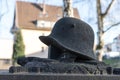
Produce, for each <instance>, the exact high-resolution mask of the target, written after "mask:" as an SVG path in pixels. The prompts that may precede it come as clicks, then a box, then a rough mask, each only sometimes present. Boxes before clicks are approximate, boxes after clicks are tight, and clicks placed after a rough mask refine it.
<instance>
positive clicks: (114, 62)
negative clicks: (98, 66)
mask: <svg viewBox="0 0 120 80" xmlns="http://www.w3.org/2000/svg"><path fill="white" fill-rule="evenodd" d="M103 62H105V63H106V64H108V65H110V66H112V67H116V68H120V58H110V59H105V60H103Z"/></svg>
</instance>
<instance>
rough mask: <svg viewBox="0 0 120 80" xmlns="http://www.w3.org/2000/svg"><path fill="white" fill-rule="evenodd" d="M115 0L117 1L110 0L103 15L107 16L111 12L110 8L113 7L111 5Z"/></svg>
mask: <svg viewBox="0 0 120 80" xmlns="http://www.w3.org/2000/svg"><path fill="white" fill-rule="evenodd" d="M114 1H115V0H112V1H111V2H110V4H109V5H108V7H107V9H106V11H105V12H104V13H103V14H102V17H105V16H106V15H107V13H108V12H109V10H110V8H111V6H112V4H113V2H114Z"/></svg>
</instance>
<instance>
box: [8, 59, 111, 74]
mask: <svg viewBox="0 0 120 80" xmlns="http://www.w3.org/2000/svg"><path fill="white" fill-rule="evenodd" d="M9 72H10V73H20V72H36V73H71V74H73V73H75V74H76V73H77V74H101V75H102V74H112V71H110V69H108V67H107V66H106V65H105V64H104V63H97V62H83V61H82V62H81V63H61V62H53V63H45V62H29V63H27V64H26V65H25V66H22V67H20V66H18V67H14V66H12V67H11V68H10V69H9Z"/></svg>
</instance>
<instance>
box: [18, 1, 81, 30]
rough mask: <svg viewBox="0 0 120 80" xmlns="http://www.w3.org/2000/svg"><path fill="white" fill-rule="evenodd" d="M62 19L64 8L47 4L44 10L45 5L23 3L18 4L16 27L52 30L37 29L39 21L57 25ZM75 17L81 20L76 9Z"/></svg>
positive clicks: (48, 28) (47, 28)
mask: <svg viewBox="0 0 120 80" xmlns="http://www.w3.org/2000/svg"><path fill="white" fill-rule="evenodd" d="M43 9H44V10H45V11H44V10H43ZM43 12H44V13H43ZM61 17H62V7H60V6H53V5H47V4H45V6H44V8H43V4H37V3H30V2H23V1H17V2H16V21H17V22H16V25H17V26H18V27H20V28H23V29H35V30H36V29H37V30H39V29H40V30H41V29H45V30H51V26H49V27H45V28H43V27H36V24H37V21H47V22H54V23H55V22H56V21H57V20H58V19H60V18H61ZM74 17H76V18H79V13H78V11H77V9H76V8H74ZM52 26H53V25H52Z"/></svg>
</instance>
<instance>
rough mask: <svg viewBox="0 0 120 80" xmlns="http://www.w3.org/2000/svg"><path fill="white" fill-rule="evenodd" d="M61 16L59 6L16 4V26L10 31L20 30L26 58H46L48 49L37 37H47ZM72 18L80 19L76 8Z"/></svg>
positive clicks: (19, 2)
mask: <svg viewBox="0 0 120 80" xmlns="http://www.w3.org/2000/svg"><path fill="white" fill-rule="evenodd" d="M62 14H63V13H62V7H60V6H52V5H47V4H45V3H42V4H37V3H30V2H23V1H17V2H16V18H15V20H16V23H15V24H16V26H14V27H13V28H12V31H14V30H15V29H16V27H17V28H20V29H21V31H22V36H23V40H24V44H25V54H26V56H35V57H42V58H43V57H44V58H47V55H48V54H47V52H48V50H47V49H48V48H47V46H46V45H44V44H43V43H42V42H41V41H40V40H39V36H43V35H44V36H47V35H49V34H50V32H51V29H52V27H53V25H54V24H55V22H56V21H57V20H58V19H60V18H62ZM74 17H76V18H80V17H79V13H78V11H77V9H76V8H74Z"/></svg>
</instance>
